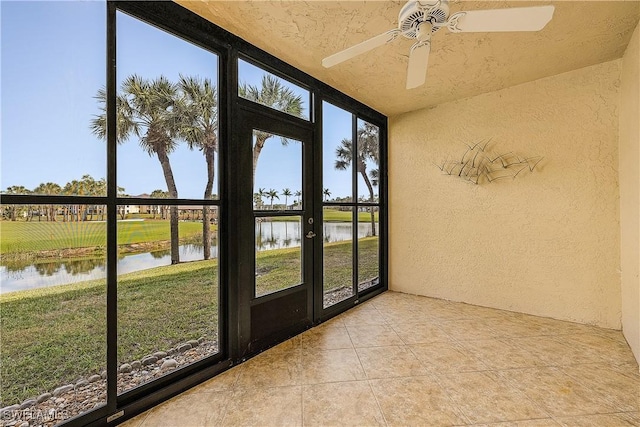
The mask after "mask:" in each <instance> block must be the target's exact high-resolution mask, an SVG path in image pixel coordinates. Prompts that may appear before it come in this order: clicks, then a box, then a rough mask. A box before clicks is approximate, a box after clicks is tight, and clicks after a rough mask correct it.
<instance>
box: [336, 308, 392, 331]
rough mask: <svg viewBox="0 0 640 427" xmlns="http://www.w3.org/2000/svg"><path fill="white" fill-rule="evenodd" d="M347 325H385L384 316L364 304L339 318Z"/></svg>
mask: <svg viewBox="0 0 640 427" xmlns="http://www.w3.org/2000/svg"><path fill="white" fill-rule="evenodd" d="M338 317H339V318H340V320H342V322H344V324H345V325H347V326H349V325H378V324H380V323H384V320H383V318H382V315H381V314H380V312H379V311H378V310H377V309H376V308H375V306H373V305H370V304H366V303H364V304H362V305H360V306H358V307H355V308H352V309H351V310H349V311H347V312H346V313H343V314H341V315H340V316H338Z"/></svg>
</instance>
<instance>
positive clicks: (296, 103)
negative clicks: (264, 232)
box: [238, 74, 302, 185]
mask: <svg viewBox="0 0 640 427" xmlns="http://www.w3.org/2000/svg"><path fill="white" fill-rule="evenodd" d="M238 94H239V95H240V96H241V97H243V98H245V99H248V100H250V101H254V102H256V103H258V104H262V105H266V106H267V107H271V108H274V109H276V110H279V111H283V112H285V113H289V114H291V115H294V116H297V117H300V116H302V97H301V96H300V95H296V94H295V93H293V91H292V90H291V89H289V88H288V87H286V86H283V85H282V83H280V81H279V80H278V79H277V78H275V77H274V76H271V75H269V74H265V75H264V76H262V84H261V87H260V88H258V87H257V86H252V85H248V84H246V83H242V84H241V85H240V87H239V88H238ZM254 136H255V143H254V145H253V182H254V185H255V177H256V166H257V165H258V158H259V157H260V152H261V151H262V148H263V147H264V144H265V142H267V140H268V139H269V138H271V137H272V136H273V134H271V133H267V132H262V131H255V133H254ZM281 141H282V145H287V144H288V143H289V140H288V139H287V138H281Z"/></svg>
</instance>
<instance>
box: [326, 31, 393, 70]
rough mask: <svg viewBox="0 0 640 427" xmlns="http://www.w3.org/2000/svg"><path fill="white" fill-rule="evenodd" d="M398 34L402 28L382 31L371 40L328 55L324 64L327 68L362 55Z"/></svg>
mask: <svg viewBox="0 0 640 427" xmlns="http://www.w3.org/2000/svg"><path fill="white" fill-rule="evenodd" d="M398 34H400V30H398V29H397V28H395V29H393V30H389V31H387V32H386V33H382V34H380V35H377V36H375V37H373V38H370V39H369V40H365V41H363V42H362V43H358V44H357V45H355V46H351V47H349V48H347V49H345V50H343V51H340V52H338V53H334V54H333V55H331V56H327V57H326V58H324V59H323V60H322V66H323V67H325V68H329V67H333V66H334V65H337V64H339V63H341V62H344V61H346V60H348V59H351V58H353V57H356V56H358V55H361V54H363V53H365V52H369V51H370V50H372V49H375V48H376V47H379V46H382V45H383V44H386V43H389V42H390V41H391V40H393V39H395V38H396V37H397V35H398Z"/></svg>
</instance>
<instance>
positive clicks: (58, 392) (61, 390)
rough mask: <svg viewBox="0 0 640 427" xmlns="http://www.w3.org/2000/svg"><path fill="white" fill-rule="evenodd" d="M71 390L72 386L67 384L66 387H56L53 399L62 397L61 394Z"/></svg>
mask: <svg viewBox="0 0 640 427" xmlns="http://www.w3.org/2000/svg"><path fill="white" fill-rule="evenodd" d="M71 390H73V384H67V385H63V386H61V387H58V388H57V389H55V390H53V393H52V394H53V397H58V396H62V395H63V394H65V393H67V392H69V391H71Z"/></svg>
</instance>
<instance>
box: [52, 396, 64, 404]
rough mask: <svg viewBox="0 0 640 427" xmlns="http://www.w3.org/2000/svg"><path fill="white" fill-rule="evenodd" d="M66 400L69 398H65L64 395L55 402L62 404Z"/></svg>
mask: <svg viewBox="0 0 640 427" xmlns="http://www.w3.org/2000/svg"><path fill="white" fill-rule="evenodd" d="M66 401H67V399H65V398H64V397H59V398H57V399H56V400H54V401H53V403H55V404H60V403H64V402H66Z"/></svg>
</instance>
